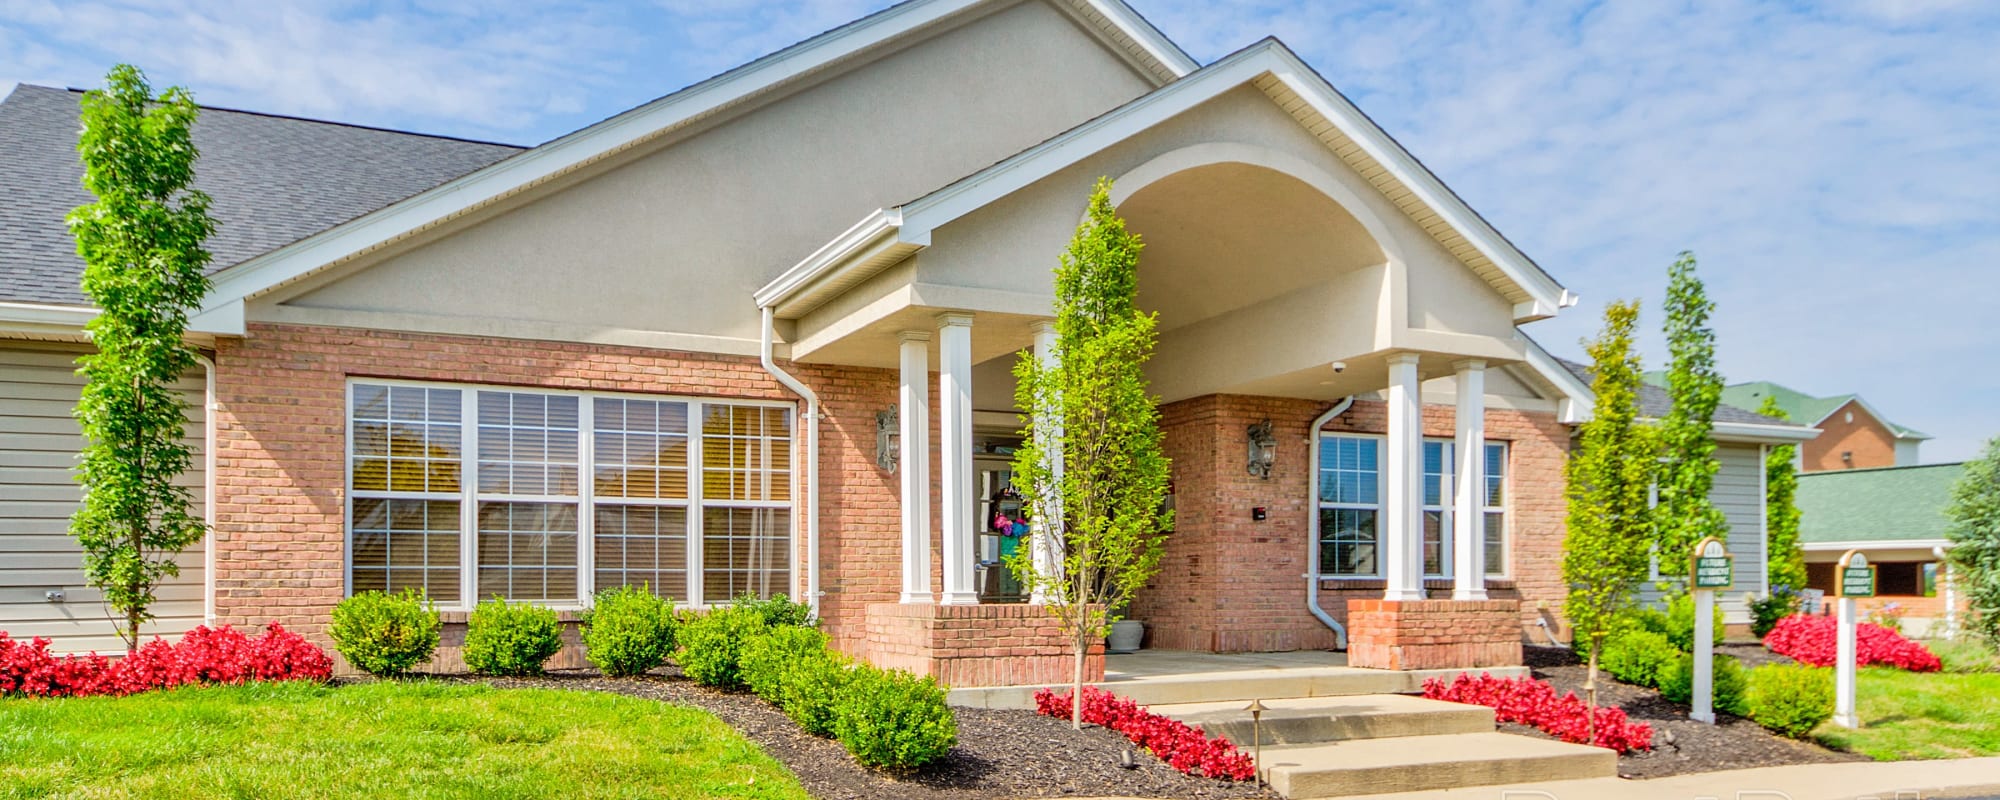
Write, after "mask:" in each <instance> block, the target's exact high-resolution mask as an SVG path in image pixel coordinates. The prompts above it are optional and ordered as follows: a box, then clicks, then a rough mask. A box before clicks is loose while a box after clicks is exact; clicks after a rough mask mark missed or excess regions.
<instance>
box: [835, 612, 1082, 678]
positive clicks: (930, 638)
mask: <svg viewBox="0 0 2000 800" xmlns="http://www.w3.org/2000/svg"><path fill="white" fill-rule="evenodd" d="M867 651H868V660H869V661H872V662H874V663H875V664H876V665H877V666H881V667H887V668H896V669H906V670H909V671H911V672H915V673H917V674H920V675H932V676H935V677H936V678H937V679H938V682H940V683H943V684H944V685H946V686H1022V685H1031V684H1042V683H1065V682H1068V681H1069V680H1070V678H1071V676H1072V675H1073V674H1074V672H1075V669H1076V655H1075V650H1074V649H1072V647H1071V646H1070V644H1069V642H1068V641H1067V640H1066V638H1065V637H1064V636H1063V635H1062V631H1061V630H1059V629H1058V628H1057V626H1056V621H1055V618H1054V617H1052V616H1050V615H1049V613H1048V610H1047V609H1045V608H1043V607H1041V606H1029V605H980V606H940V605H919V604H909V605H904V604H899V603H877V604H875V605H871V606H869V607H868V644H867ZM1083 679H1084V680H1085V681H1090V682H1096V681H1101V680H1104V643H1103V642H1101V641H1099V642H1094V643H1093V644H1092V645H1091V647H1090V651H1089V653H1088V654H1087V655H1086V656H1085V659H1084V674H1083Z"/></svg>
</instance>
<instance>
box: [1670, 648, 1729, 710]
mask: <svg viewBox="0 0 2000 800" xmlns="http://www.w3.org/2000/svg"><path fill="white" fill-rule="evenodd" d="M1746 683H1748V679H1747V678H1746V677H1744V670H1743V665H1742V664H1741V663H1738V662H1737V660H1736V659H1733V658H1730V657H1728V656H1716V657H1715V696H1714V700H1715V703H1714V705H1715V710H1717V711H1723V712H1727V713H1730V714H1734V715H1736V716H1739V717H1747V716H1750V710H1749V708H1748V707H1747V706H1746V704H1745V702H1744V696H1743V695H1744V690H1745V688H1746V687H1745V684H1746ZM1660 696H1662V697H1665V698H1667V699H1668V700H1671V701H1673V702H1676V703H1679V704H1681V705H1689V704H1692V703H1693V702H1694V656H1692V655H1689V654H1687V653H1682V654H1680V655H1678V656H1675V657H1674V660H1673V661H1670V662H1667V664H1666V665H1665V666H1664V667H1661V669H1660Z"/></svg>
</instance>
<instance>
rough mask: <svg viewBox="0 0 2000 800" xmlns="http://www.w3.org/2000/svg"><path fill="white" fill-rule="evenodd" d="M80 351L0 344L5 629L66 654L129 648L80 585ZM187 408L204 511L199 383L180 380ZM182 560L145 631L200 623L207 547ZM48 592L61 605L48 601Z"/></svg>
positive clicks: (0, 592)
mask: <svg viewBox="0 0 2000 800" xmlns="http://www.w3.org/2000/svg"><path fill="white" fill-rule="evenodd" d="M84 352H85V351H84V350H83V349H80V348H78V347H75V346H64V345H41V344H33V343H25V342H9V343H5V344H0V631H5V632H6V633H8V634H9V635H11V636H13V637H15V638H17V639H26V638H29V637H34V636H45V637H48V638H49V639H51V640H53V641H54V649H56V650H58V651H62V652H84V651H90V650H96V651H98V652H105V653H115V652H120V651H122V650H123V649H124V645H123V644H121V643H120V640H119V639H118V636H117V634H116V633H115V632H114V625H113V623H112V622H111V621H110V619H109V617H110V616H111V611H110V609H109V608H108V607H106V606H105V605H104V603H103V602H102V598H101V596H100V594H99V593H98V591H97V590H96V589H93V588H91V587H90V586H88V585H87V584H86V583H85V581H84V577H83V557H82V551H81V550H80V549H79V548H78V547H77V545H76V541H75V540H74V539H71V538H70V537H69V533H68V531H69V516H70V514H71V513H73V512H74V511H75V510H76V504H77V502H78V500H79V499H80V498H81V497H82V490H81V489H80V488H79V487H78V486H77V483H76V479H75V476H74V469H75V466H76V453H77V449H78V448H79V447H80V446H81V445H82V443H83V440H82V436H81V435H80V434H79V433H78V431H77V425H76V420H75V419H74V418H72V417H71V415H70V412H71V410H72V409H74V408H75V407H76V401H77V396H78V394H79V393H80V392H81V389H82V385H83V379H82V378H79V377H78V376H77V375H76V374H75V370H76V365H75V361H76V357H77V356H78V355H81V354H82V353H84ZM180 388H181V390H182V391H183V392H184V393H186V396H187V398H188V401H189V403H190V407H189V409H188V414H189V422H188V428H187V435H188V441H189V443H191V444H192V445H193V446H194V447H195V453H196V454H195V459H194V469H192V470H190V471H189V472H188V473H187V474H184V475H182V476H181V479H180V482H181V484H182V485H185V486H187V487H189V489H190V490H191V491H192V492H193V494H194V498H195V502H196V503H197V509H199V503H200V502H201V487H202V472H201V468H202V464H203V458H202V454H201V452H202V447H203V446H204V442H203V441H202V427H201V421H200V415H201V408H200V403H201V398H202V376H201V373H200V372H195V373H193V374H191V375H190V376H189V377H188V378H187V379H186V380H183V381H182V382H181V387H180ZM204 546H205V543H204V545H197V546H196V547H195V548H192V549H190V550H189V551H187V552H186V553H184V554H182V556H181V558H180V564H181V574H180V577H178V578H175V579H172V581H171V582H170V583H169V584H168V585H166V586H162V587H160V589H159V591H158V597H159V599H160V602H159V603H158V604H157V605H155V606H154V608H153V612H154V613H155V614H156V615H158V617H159V619H158V620H156V621H155V622H154V623H153V624H151V625H149V626H147V627H146V628H145V631H146V632H147V633H149V634H150V633H155V632H157V633H160V634H163V635H173V634H177V633H180V632H182V631H185V630H187V629H188V628H190V627H193V626H195V625H198V624H200V623H201V621H202V577H203V576H202V560H203V559H202V555H203V551H202V547H204ZM50 589H60V590H62V591H63V593H64V595H65V600H64V601H63V602H61V603H51V602H48V601H47V600H46V599H45V594H46V593H47V592H48V591H49V590H50Z"/></svg>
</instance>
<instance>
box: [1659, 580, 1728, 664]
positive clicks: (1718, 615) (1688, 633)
mask: <svg viewBox="0 0 2000 800" xmlns="http://www.w3.org/2000/svg"><path fill="white" fill-rule="evenodd" d="M1666 620H1667V629H1666V630H1665V631H1663V632H1664V633H1665V634H1666V635H1667V641H1670V642H1673V643H1674V647H1675V648H1677V649H1679V650H1680V651H1681V652H1683V653H1692V652H1694V595H1689V594H1682V595H1675V596H1674V597H1673V599H1671V600H1668V601H1667V615H1666ZM1714 621H1715V625H1714V626H1713V627H1712V628H1711V630H1712V631H1713V633H1712V637H1713V639H1714V641H1715V643H1716V644H1722V604H1721V603H1716V604H1715V620H1714Z"/></svg>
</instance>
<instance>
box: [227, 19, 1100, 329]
mask: <svg viewBox="0 0 2000 800" xmlns="http://www.w3.org/2000/svg"><path fill="white" fill-rule="evenodd" d="M983 2H988V0H913V2H908V3H904V4H902V5H898V6H893V7H891V8H889V9H887V10H884V11H882V12H879V13H877V14H875V15H873V16H870V17H866V18H864V19H861V20H859V21H857V22H855V23H853V24H850V25H848V26H846V27H844V28H838V29H835V30H834V31H832V32H830V33H827V34H825V35H824V37H823V38H822V39H821V40H820V41H818V42H815V43H813V44H811V45H810V46H803V47H794V48H791V49H787V50H781V51H779V52H777V53H774V54H772V55H770V56H766V57H764V58H762V59H759V60H757V61H753V62H751V63H750V64H748V65H745V66H743V67H741V68H738V69H737V70H735V71H733V72H729V73H724V74H723V75H722V76H719V77H717V78H714V79H711V80H709V81H706V82H703V83H698V84H695V85H694V86H692V87H689V88H687V89H684V90H681V91H679V92H676V93H674V94H671V95H668V96H666V97H663V98H660V99H658V100H655V101H653V102H651V103H648V104H646V105H643V106H640V107H638V108H636V109H633V110H631V111H627V112H625V113H623V114H619V115H618V116H615V117H612V118H611V119H608V120H605V121H603V122H599V123H597V124H595V125H592V126H590V127H588V128H584V129H583V130H580V131H577V132H575V133H572V134H569V135H568V136H565V137H562V138H560V139H557V140H555V141H553V142H549V143H547V144H544V145H541V146H539V147H535V148H533V149H530V150H525V151H522V152H521V153H518V154H516V155H514V156H511V157H509V158H506V159H504V160H502V161H499V162H497V163H495V164H493V165H492V166H489V167H486V168H484V169H480V170H477V171H475V172H472V173H471V174H468V175H464V176H461V177H459V178H456V179H454V180H451V181H447V182H446V183H444V184H442V185H440V186H438V187H436V188H433V189H429V190H427V191H424V192H421V193H419V194H417V195H415V196H412V197H409V198H407V199H404V200H401V201H398V202H396V203H394V204H392V205H390V206H388V207H387V208H383V209H381V210H379V211H375V212H373V213H370V214H367V215H364V216H362V217H360V218H358V219H355V220H353V221H350V222H347V223H345V224H342V225H338V226H335V227H333V228H330V229H328V230H325V231H322V232H320V233H317V234H314V235H312V236H308V237H306V238H305V239H301V240H299V241H297V242H294V243H292V244H290V245H286V246H284V247H281V248H278V249H276V250H272V251H270V252H267V253H264V254H262V255H259V256H257V257H255V258H252V259H250V260H248V261H245V262H243V263H241V264H237V265H235V266H232V267H230V268H228V269H225V270H223V271H221V272H219V273H217V274H216V275H215V278H214V284H213V288H212V289H211V290H210V292H209V295H208V298H207V299H206V301H205V303H204V308H214V307H217V306H221V305H226V304H228V303H232V302H239V301H242V300H245V299H248V298H252V297H255V296H257V295H259V294H261V293H263V292H266V291H269V290H270V289H272V288H274V287H277V286H282V285H284V284H286V283H289V282H291V281H294V280H297V279H299V278H302V277H304V276H306V275H308V274H311V273H312V272H314V271H316V270H319V269H321V268H323V267H325V266H327V265H330V264H334V263H337V262H339V261H341V260H343V259H346V258H349V257H352V256H354V255H357V254H359V253H363V252H367V251H368V250H369V249H371V248H374V247H377V246H379V245H381V244H383V243H385V242H390V241H394V240H396V239H398V238H400V237H402V236H406V235H409V234H411V233H415V232H417V231H421V230H423V229H425V228H427V227H429V226H431V225H435V224H437V223H439V222H441V221H443V220H446V219H450V218H452V217H454V216H456V215H458V214H462V213H465V212H467V211H470V210H472V209H474V208H477V207H479V206H482V205H484V204H486V203H488V202H491V201H493V200H495V199H498V198H502V197H505V196H507V195H510V194H512V193H513V192H515V191H518V190H520V189H523V188H526V187H528V186H532V185H534V184H536V183H538V182H541V181H544V180H548V179H550V178H553V177H556V176H559V175H562V174H564V173H566V172H569V171H570V170H573V169H576V168H578V167H581V166H584V165H586V164H589V163H591V162H593V161H595V160H597V159H598V158H601V157H603V156H605V155H607V154H610V153H615V152H617V151H619V150H621V149H623V148H625V147H628V146H631V145H634V144H637V143H640V142H643V141H645V140H646V139H648V138H650V137H652V136H654V135H656V134H658V133H659V132H660V131H662V130H667V129H670V128H672V127H674V126H675V125H677V124H679V123H682V122H685V121H687V120H689V119H693V118H695V117H698V116H701V115H703V114H706V113H708V112H711V111H715V110H717V109H719V108H722V107H724V106H727V105H729V104H731V103H734V102H736V101H738V100H741V99H743V98H745V97H748V96H750V95H753V94H756V93H757V92H760V91H763V90H765V89H768V88H770V87H772V86H776V85H778V84H780V83H783V82H785V81H787V80H790V79H793V78H797V77H800V76H803V75H806V74H808V73H811V72H813V71H815V70H818V69H821V68H823V67H826V66H828V65H829V64H832V63H833V62H836V61H839V60H841V59H843V58H846V57H848V56H850V55H853V54H855V53H858V52H861V51H863V50H866V49H868V48H870V47H873V46H875V45H878V44H881V43H883V42H886V41H889V40H892V39H894V38H896V37H899V36H903V35H905V34H908V33H910V32H912V31H915V30H918V29H921V28H923V27H925V26H928V25H930V24H932V23H935V22H937V21H939V20H942V19H945V18H947V17H950V16H952V15H954V14H957V13H959V12H961V11H964V10H966V9H968V8H972V7H974V6H977V5H979V4H980V3H983ZM1138 33H1139V32H1138V31H1133V34H1134V35H1135V36H1136V35H1138Z"/></svg>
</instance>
